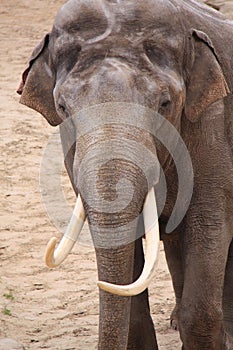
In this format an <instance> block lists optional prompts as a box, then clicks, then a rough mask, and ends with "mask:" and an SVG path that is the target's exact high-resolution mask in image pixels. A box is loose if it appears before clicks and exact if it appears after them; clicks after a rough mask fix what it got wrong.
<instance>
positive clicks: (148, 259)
mask: <svg viewBox="0 0 233 350" xmlns="http://www.w3.org/2000/svg"><path fill="white" fill-rule="evenodd" d="M143 218H144V224H145V232H146V233H145V237H146V241H145V251H146V252H145V263H144V267H143V271H142V273H141V276H140V277H139V278H138V279H137V280H136V281H135V282H133V283H132V284H129V285H115V284H111V283H107V282H102V281H99V282H98V283H97V285H98V287H99V288H101V289H103V290H105V291H107V292H109V293H113V294H117V295H121V296H134V295H138V294H140V293H142V292H143V291H144V290H145V289H146V288H148V286H149V284H150V282H151V280H152V277H153V272H154V269H155V267H156V263H157V261H158V251H159V241H160V236H159V225H158V213H157V207H156V200H155V194H154V188H152V189H151V190H150V191H149V192H148V194H147V197H146V200H145V203H144V207H143Z"/></svg>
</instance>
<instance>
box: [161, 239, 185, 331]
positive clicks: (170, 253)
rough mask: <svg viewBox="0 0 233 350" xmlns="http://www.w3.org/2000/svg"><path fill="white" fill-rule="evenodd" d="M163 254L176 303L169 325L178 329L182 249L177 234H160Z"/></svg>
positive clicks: (181, 288) (181, 289)
mask: <svg viewBox="0 0 233 350" xmlns="http://www.w3.org/2000/svg"><path fill="white" fill-rule="evenodd" d="M162 239H163V245H164V250H165V256H166V260H167V265H168V269H169V271H170V274H171V277H172V283H173V288H174V292H175V297H176V305H175V308H174V309H173V311H172V314H171V318H170V319H171V326H172V328H173V329H175V330H178V329H179V325H178V324H179V322H178V314H179V306H180V302H181V297H182V292H183V284H184V273H183V264H182V250H181V243H180V240H179V236H178V235H177V234H172V235H167V234H163V235H162Z"/></svg>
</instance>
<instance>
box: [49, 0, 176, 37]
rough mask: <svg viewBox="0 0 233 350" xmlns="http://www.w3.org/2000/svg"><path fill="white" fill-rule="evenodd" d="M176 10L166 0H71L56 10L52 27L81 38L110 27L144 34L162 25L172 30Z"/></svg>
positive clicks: (174, 24) (109, 30)
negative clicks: (56, 13)
mask: <svg viewBox="0 0 233 350" xmlns="http://www.w3.org/2000/svg"><path fill="white" fill-rule="evenodd" d="M177 13H178V10H177V8H176V7H175V6H174V5H172V4H171V2H170V1H166V0H165V1H164V0H157V1H155V0H143V1H141V0H70V1H68V2H67V3H66V4H65V5H64V6H63V7H62V8H61V9H60V11H59V12H58V15H57V17H56V20H55V27H56V28H58V29H60V30H62V31H65V32H68V33H74V34H79V35H80V36H81V37H82V38H83V39H84V40H88V39H91V38H93V37H95V36H100V35H102V34H104V33H105V32H108V35H109V34H110V33H111V32H112V31H113V32H118V33H121V34H123V35H128V33H129V32H131V33H133V32H141V34H143V33H145V32H147V31H148V30H152V29H153V28H156V27H157V28H160V27H164V26H166V27H171V28H172V29H173V31H175V30H176V28H177V26H176V22H177V21H178V17H179V16H174V15H175V14H177ZM171 16H172V17H171ZM171 18H172V23H171Z"/></svg>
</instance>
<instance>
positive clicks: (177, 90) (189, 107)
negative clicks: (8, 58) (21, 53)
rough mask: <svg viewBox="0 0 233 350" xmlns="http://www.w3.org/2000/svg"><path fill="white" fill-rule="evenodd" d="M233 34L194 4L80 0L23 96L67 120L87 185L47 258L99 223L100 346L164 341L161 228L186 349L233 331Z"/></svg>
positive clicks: (33, 64)
mask: <svg viewBox="0 0 233 350" xmlns="http://www.w3.org/2000/svg"><path fill="white" fill-rule="evenodd" d="M223 28H224V30H223ZM232 32H233V24H232V23H231V22H230V21H227V20H226V19H225V18H224V17H223V16H222V15H220V14H219V13H217V12H216V11H214V10H212V9H209V8H208V7H206V6H204V5H201V4H200V3H197V2H195V1H193V0H190V1H188V0H187V1H185V2H184V1H181V0H171V1H170V0H166V1H164V0H163V1H162V0H159V1H157V2H156V4H155V2H154V1H153V0H146V1H143V2H142V1H131V0H126V1H107V0H106V1H105V0H99V1H94V0H88V1H86V0H85V1H84V0H70V1H68V2H67V3H65V4H64V6H63V7H62V8H61V9H60V11H59V12H58V15H57V17H56V19H55V22H54V25H53V28H52V30H51V33H49V34H47V35H46V36H45V38H44V39H43V40H42V42H41V43H40V44H39V46H37V48H36V49H35V50H34V52H33V54H32V57H31V59H30V62H29V65H28V67H27V69H26V70H25V72H24V73H23V77H22V82H21V84H20V88H19V90H18V92H19V93H20V94H21V99H20V102H21V103H23V104H25V105H26V106H28V107H30V108H32V109H34V110H36V111H38V112H39V113H41V114H42V115H43V116H44V117H45V118H46V119H47V121H48V122H49V123H50V124H51V125H54V126H55V125H60V134H61V140H62V146H63V151H64V157H65V165H66V168H67V171H68V174H69V177H70V180H71V182H72V184H73V187H74V190H75V192H76V195H77V203H76V205H75V208H74V212H73V215H72V218H71V220H70V223H69V225H68V227H67V230H66V233H65V234H64V237H63V239H62V240H61V242H60V244H59V245H58V247H57V248H56V249H55V246H56V239H54V238H53V239H52V240H51V241H50V242H49V244H48V247H47V252H46V263H47V265H48V266H50V267H55V266H57V265H59V264H60V263H61V262H62V261H63V260H64V259H65V258H66V256H67V255H68V253H69V252H70V251H71V249H72V247H73V245H74V243H75V241H76V240H77V237H78V235H79V233H80V231H81V230H82V227H83V223H84V221H85V220H86V219H87V220H88V224H89V227H90V231H91V234H92V239H93V242H94V246H95V250H96V258H97V265H98V276H99V279H100V280H101V281H106V282H99V283H98V285H99V287H100V328H99V349H100V350H110V349H111V350H112V349H118V350H123V349H125V350H126V349H138V350H139V349H144V350H148V349H158V345H157V341H156V336H155V332H154V327H153V323H152V319H151V316H150V310H149V303H148V293H147V287H148V285H149V283H150V281H151V279H152V273H153V270H154V268H155V266H156V261H157V255H158V246H159V239H160V238H162V239H163V240H164V247H165V253H166V258H167V262H168V266H169V269H170V272H171V275H172V279H173V285H174V289H175V294H176V299H177V306H176V310H178V311H177V313H176V316H175V319H176V320H177V322H178V324H179V329H180V334H181V339H182V342H183V346H184V348H185V349H201V348H203V343H202V339H205V340H206V343H205V344H207V345H206V347H205V348H206V349H220V348H221V349H223V348H224V349H225V348H227V344H228V343H229V342H230V341H231V339H230V335H229V334H230V333H231V334H232V333H233V317H232V314H233V308H232V305H233V302H232V301H233V298H232V295H233V290H232V285H233V277H231V274H230V272H229V271H230V270H231V269H232V268H233V258H232V256H233V247H232V232H233V222H232V215H231V213H232V209H233V205H232V188H233V187H232V183H233V175H232V152H233V142H232V134H233V127H232V125H233V119H232V95H231V89H232V85H233V75H232V67H233V58H232V57H233V55H232V49H231V48H232V47H233V39H232V38H233V36H232ZM230 198H231V199H230ZM156 203H157V206H156ZM216 203H217V205H216ZM157 207H158V210H157ZM158 217H159V219H158ZM143 226H144V227H143ZM142 227H143V228H142ZM159 229H160V235H159ZM168 232H170V233H171V234H170V235H168V234H167V233H168ZM144 233H145V238H146V246H147V247H146V254H145V257H144V252H143V245H142V237H143V236H144ZM216 254H217V255H216ZM216 256H217V257H218V259H216ZM144 260H145V261H144ZM210 286H211V291H212V290H215V291H216V293H214V294H211V293H210ZM132 296H133V297H132ZM205 301H206V302H207V304H208V305H206V303H205ZM217 305H222V306H221V307H220V308H219V307H217ZM187 310H188V311H187ZM200 310H201V312H200ZM229 310H230V311H229ZM173 315H174V314H173ZM191 328H192V330H191Z"/></svg>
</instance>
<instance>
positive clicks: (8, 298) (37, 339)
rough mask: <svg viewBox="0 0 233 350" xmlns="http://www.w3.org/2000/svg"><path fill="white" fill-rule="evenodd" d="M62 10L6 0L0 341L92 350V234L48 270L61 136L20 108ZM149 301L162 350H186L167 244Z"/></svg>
mask: <svg viewBox="0 0 233 350" xmlns="http://www.w3.org/2000/svg"><path fill="white" fill-rule="evenodd" d="M218 2H221V1H218ZM62 3H64V1H62V0H56V1H54V0H50V1H46V0H35V1H33V2H32V1H30V0H20V1H15V0H1V6H0V90H1V93H0V118H1V119H0V120H1V124H0V136H1V138H0V158H1V162H0V194H1V204H2V206H1V211H0V219H1V221H0V222H1V224H0V225H1V226H0V232H1V233H0V338H5V337H9V338H13V339H16V340H17V341H19V342H21V343H23V344H24V346H25V348H26V349H33V350H34V349H51V350H71V349H80V350H93V349H96V348H97V334H98V289H97V286H96V280H97V274H96V263H95V255H94V251H93V247H92V245H91V244H88V243H87V242H88V241H89V238H88V230H87V228H86V229H85V233H84V235H83V236H82V239H81V241H80V242H79V243H78V244H77V245H76V246H75V248H74V250H73V253H72V254H71V255H70V256H69V258H68V259H67V260H66V262H65V263H64V264H63V265H62V266H61V267H60V268H57V269H55V270H49V269H48V268H47V267H45V264H44V251H45V247H46V243H47V241H48V239H49V238H50V237H52V236H53V235H57V236H58V237H59V236H61V233H59V231H58V230H57V228H56V227H55V226H54V225H53V224H52V223H51V222H50V219H49V217H48V216H47V214H46V209H45V207H44V203H43V202H44V199H43V198H42V196H41V192H43V193H45V195H46V193H47V194H48V196H51V189H52V186H53V185H54V184H53V181H50V180H51V179H52V175H53V161H54V162H56V157H53V158H52V160H51V164H52V167H51V168H49V169H48V171H47V173H46V175H44V176H47V178H48V183H49V186H48V188H44V186H42V185H41V184H40V181H39V178H40V168H41V160H42V159H43V154H44V150H45V148H46V146H47V144H48V142H49V140H50V142H49V144H51V142H55V151H54V152H55V153H54V154H56V148H59V145H58V144H57V141H56V140H55V136H54V135H56V134H57V133H58V130H57V129H56V128H52V127H50V126H49V125H48V124H47V122H46V121H45V120H44V119H43V118H42V117H41V116H40V115H39V114H37V113H36V112H34V111H32V110H29V109H28V108H26V107H24V106H21V105H20V104H19V103H18V99H19V98H18V96H17V95H16V93H15V90H16V88H17V86H18V83H19V81H20V75H21V72H22V71H23V69H24V67H25V64H26V62H27V60H28V58H29V56H30V54H31V51H32V49H33V48H34V46H35V45H36V44H37V42H38V41H39V40H40V39H41V38H42V37H43V35H44V34H45V33H46V32H47V31H49V30H50V28H51V25H52V22H53V18H54V16H55V14H56V12H57V10H58V8H59V7H60V5H61V4H62ZM231 5H232V4H231ZM51 135H53V137H52V141H51V138H50V136H51ZM54 140H55V141H54ZM59 179H60V182H61V186H62V191H63V192H64V195H65V198H66V200H67V202H66V203H67V205H66V208H65V209H64V207H63V204H64V203H63V204H61V203H60V204H57V203H56V207H55V205H54V206H53V207H54V208H56V210H55V212H53V213H52V214H51V215H52V217H53V218H54V217H55V218H56V220H55V221H56V222H55V224H56V225H57V226H58V227H63V226H64V223H65V222H67V221H66V220H68V214H67V211H69V210H70V209H69V208H70V207H69V206H70V205H72V203H73V201H74V195H73V192H72V190H71V188H70V184H69V181H68V179H67V176H66V175H65V172H64V169H63V170H62V174H61V176H60V177H59ZM42 187H43V188H42ZM49 191H50V192H49ZM52 193H53V192H52ZM50 199H51V198H50ZM53 201H54V203H55V202H56V199H54V198H53ZM52 204H53V203H52ZM67 209H68V210H67ZM63 214H64V215H63ZM150 295H151V298H150V300H151V311H152V315H153V320H154V323H155V327H156V330H157V336H158V342H159V346H160V349H164V350H165V349H166V350H176V349H180V341H179V335H178V333H177V332H175V331H173V330H171V329H170V327H169V317H170V312H171V310H172V308H173V305H174V297H173V292H172V287H171V280H170V276H169V273H168V271H167V267H166V263H165V259H164V252H163V247H162V245H161V249H160V262H159V267H158V271H157V274H156V276H155V278H154V281H153V283H152V285H151V288H150ZM0 350H4V349H3V348H0Z"/></svg>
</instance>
